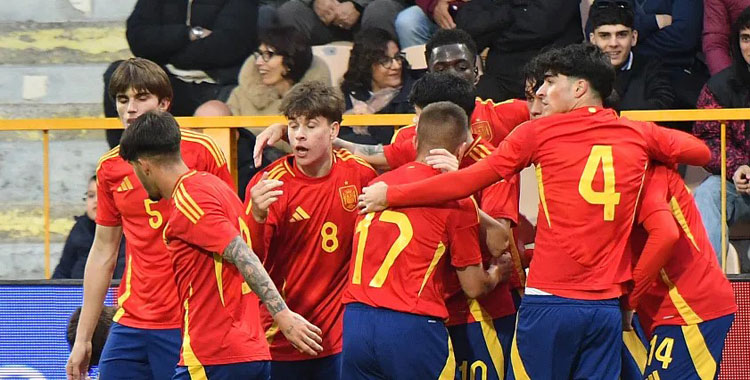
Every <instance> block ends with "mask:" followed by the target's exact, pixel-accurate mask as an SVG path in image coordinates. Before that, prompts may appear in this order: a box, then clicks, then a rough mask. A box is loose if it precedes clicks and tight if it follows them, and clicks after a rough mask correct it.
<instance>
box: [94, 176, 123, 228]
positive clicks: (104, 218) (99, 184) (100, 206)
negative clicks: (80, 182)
mask: <svg viewBox="0 0 750 380" xmlns="http://www.w3.org/2000/svg"><path fill="white" fill-rule="evenodd" d="M110 188H111V186H110V184H109V179H108V178H107V177H106V175H105V174H104V171H103V170H101V168H100V169H99V170H97V171H96V224H98V225H100V226H107V227H116V226H119V225H121V224H122V217H121V215H120V211H119V210H117V207H116V206H115V198H114V195H113V194H112V192H111V191H110V190H109V189H110Z"/></svg>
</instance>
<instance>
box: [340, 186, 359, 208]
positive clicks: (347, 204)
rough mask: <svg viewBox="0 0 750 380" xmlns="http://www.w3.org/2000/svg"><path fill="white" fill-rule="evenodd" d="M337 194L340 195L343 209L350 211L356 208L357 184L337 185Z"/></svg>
mask: <svg viewBox="0 0 750 380" xmlns="http://www.w3.org/2000/svg"><path fill="white" fill-rule="evenodd" d="M339 195H340V196H341V205H342V206H344V210H346V211H349V212H352V211H354V210H356V209H357V198H358V197H359V193H358V192H357V186H354V185H348V186H342V187H339Z"/></svg>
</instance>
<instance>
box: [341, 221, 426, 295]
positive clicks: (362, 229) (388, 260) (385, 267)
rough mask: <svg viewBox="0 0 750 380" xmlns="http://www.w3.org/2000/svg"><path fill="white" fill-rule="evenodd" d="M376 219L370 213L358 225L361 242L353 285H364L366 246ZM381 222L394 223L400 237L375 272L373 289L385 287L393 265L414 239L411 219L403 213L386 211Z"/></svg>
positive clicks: (353, 275)
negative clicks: (363, 268) (363, 267)
mask: <svg viewBox="0 0 750 380" xmlns="http://www.w3.org/2000/svg"><path fill="white" fill-rule="evenodd" d="M374 218H375V213H372V212H371V213H369V214H367V215H366V216H365V218H364V219H362V220H361V221H360V222H359V223H357V229H356V231H355V233H358V234H359V241H358V242H357V255H356V256H355V258H354V273H353V274H352V283H353V284H361V283H362V260H363V259H364V254H365V245H366V244H367V234H368V232H369V230H370V224H372V220H373V219H374ZM378 220H379V221H381V222H385V223H392V224H395V225H396V226H397V227H398V232H399V233H398V237H397V238H396V241H394V242H393V244H392V245H391V248H390V249H389V250H388V253H387V254H386V255H385V259H384V260H383V264H382V265H380V268H378V271H377V272H375V276H373V278H372V280H370V286H372V287H373V288H379V287H381V286H383V283H384V282H385V279H386V278H387V277H388V272H389V271H390V270H391V267H392V266H393V263H394V262H395V261H396V258H397V257H398V255H400V254H401V252H402V251H403V250H404V249H405V248H406V246H407V245H409V242H410V241H411V239H412V237H414V230H413V229H412V226H411V222H410V221H409V217H408V216H406V214H404V213H402V212H397V211H391V210H385V211H383V213H381V214H380V218H378Z"/></svg>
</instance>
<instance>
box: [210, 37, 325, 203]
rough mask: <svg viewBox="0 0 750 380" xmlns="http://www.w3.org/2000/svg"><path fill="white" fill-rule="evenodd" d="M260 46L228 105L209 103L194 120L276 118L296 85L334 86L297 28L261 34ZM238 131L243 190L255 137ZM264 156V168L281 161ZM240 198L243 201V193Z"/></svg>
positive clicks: (251, 169) (245, 66) (271, 152)
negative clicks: (285, 96)
mask: <svg viewBox="0 0 750 380" xmlns="http://www.w3.org/2000/svg"><path fill="white" fill-rule="evenodd" d="M259 42H260V46H258V49H257V50H256V51H255V53H254V54H253V55H251V56H250V57H249V58H248V59H247V60H245V63H244V64H243V65H242V69H241V70H240V75H239V78H238V79H239V80H238V81H239V85H238V86H237V87H235V88H234V90H232V92H231V93H230V95H229V99H227V102H226V103H224V102H222V101H219V100H211V101H208V102H206V103H204V104H203V105H201V106H200V107H199V108H198V109H197V110H196V111H195V116H232V115H234V116H253V115H277V114H279V113H280V110H279V109H280V106H281V99H282V98H283V97H284V95H286V94H287V93H288V92H289V90H291V88H292V87H293V86H294V85H295V84H297V83H307V82H312V81H320V82H323V83H325V84H331V73H330V71H329V69H328V66H327V65H326V63H325V62H323V60H321V59H320V58H318V57H315V56H313V53H312V49H311V48H310V43H309V42H308V40H307V38H305V37H304V36H303V35H302V34H301V33H300V32H298V31H297V30H296V29H295V28H294V27H291V26H274V27H271V28H268V29H266V30H265V31H262V32H261V36H260V40H259ZM238 131H239V133H240V135H239V138H238V141H237V160H238V166H237V168H238V169H239V172H238V182H239V183H238V185H239V189H244V188H245V187H246V186H247V183H248V182H250V178H252V176H253V175H254V174H255V172H256V168H255V166H254V165H253V162H252V160H253V158H252V149H253V146H254V145H255V136H254V135H253V133H251V132H250V131H248V130H245V129H238ZM253 132H255V133H257V132H258V131H253ZM265 153H266V154H265V155H266V156H267V158H266V159H265V160H264V164H265V165H267V164H270V163H271V162H273V161H275V160H276V159H277V158H279V157H281V155H280V154H275V153H274V150H266V152H265ZM265 165H264V166H265ZM239 195H240V197H241V198H242V197H243V196H244V193H243V192H240V194H239Z"/></svg>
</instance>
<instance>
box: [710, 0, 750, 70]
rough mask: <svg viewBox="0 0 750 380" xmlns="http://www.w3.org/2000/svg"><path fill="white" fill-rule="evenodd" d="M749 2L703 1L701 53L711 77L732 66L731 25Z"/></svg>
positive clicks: (748, 0) (730, 0)
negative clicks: (703, 55)
mask: <svg viewBox="0 0 750 380" xmlns="http://www.w3.org/2000/svg"><path fill="white" fill-rule="evenodd" d="M748 6H750V0H703V53H704V54H705V55H706V64H707V65H708V71H709V72H710V73H711V75H715V74H717V73H718V72H719V71H721V70H724V69H726V68H727V67H729V66H730V65H731V64H732V58H731V57H730V50H731V49H730V48H729V40H730V39H731V38H730V34H731V28H732V24H734V23H735V22H736V21H737V18H738V17H739V16H740V13H741V12H742V11H743V10H744V9H745V8H747V7H748Z"/></svg>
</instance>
